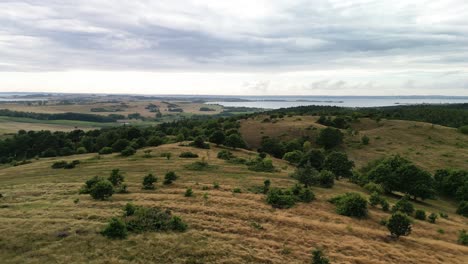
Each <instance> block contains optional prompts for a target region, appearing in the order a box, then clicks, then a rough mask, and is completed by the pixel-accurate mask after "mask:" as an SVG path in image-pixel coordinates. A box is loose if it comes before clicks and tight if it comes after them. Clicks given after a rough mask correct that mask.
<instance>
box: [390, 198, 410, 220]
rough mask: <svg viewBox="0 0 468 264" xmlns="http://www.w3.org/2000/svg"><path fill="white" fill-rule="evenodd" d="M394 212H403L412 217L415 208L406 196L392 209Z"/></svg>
mask: <svg viewBox="0 0 468 264" xmlns="http://www.w3.org/2000/svg"><path fill="white" fill-rule="evenodd" d="M392 212H393V213H395V212H402V213H404V214H407V215H412V214H413V212H414V206H413V204H412V203H410V201H409V197H408V196H404V197H403V198H401V199H400V200H398V202H396V204H395V205H394V206H393V207H392Z"/></svg>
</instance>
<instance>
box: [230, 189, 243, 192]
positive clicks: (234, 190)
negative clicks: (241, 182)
mask: <svg viewBox="0 0 468 264" xmlns="http://www.w3.org/2000/svg"><path fill="white" fill-rule="evenodd" d="M232 192H233V193H242V190H241V188H234V189H232Z"/></svg>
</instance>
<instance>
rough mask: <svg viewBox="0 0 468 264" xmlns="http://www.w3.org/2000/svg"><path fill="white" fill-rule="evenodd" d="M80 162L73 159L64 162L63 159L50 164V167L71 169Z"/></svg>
mask: <svg viewBox="0 0 468 264" xmlns="http://www.w3.org/2000/svg"><path fill="white" fill-rule="evenodd" d="M78 164H80V161H79V160H73V161H70V162H66V161H64V160H62V161H57V162H54V163H53V164H52V166H51V167H52V169H73V168H75V167H76V165H78Z"/></svg>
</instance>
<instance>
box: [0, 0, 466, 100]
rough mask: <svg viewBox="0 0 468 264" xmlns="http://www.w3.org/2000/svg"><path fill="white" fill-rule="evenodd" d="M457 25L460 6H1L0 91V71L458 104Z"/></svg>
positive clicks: (85, 0) (183, 2)
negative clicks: (446, 99) (233, 83)
mask: <svg viewBox="0 0 468 264" xmlns="http://www.w3.org/2000/svg"><path fill="white" fill-rule="evenodd" d="M467 18H468V2H466V1H465V0H445V1H440V0H439V1H437V0H432V1H426V0H412V1H397V0H393V1H390V0H315V1H303V0H289V1H278V0H270V1H268V0H259V1H249V0H236V1H217V0H211V1H210V0H205V1H201V0H171V1H150V0H140V1H136V0H133V1H123V0H112V1H111V0H76V1H55V0H41V1H35V0H29V1H28V0H23V1H1V2H0V25H1V26H0V88H2V87H4V88H5V89H6V88H7V87H6V86H5V84H6V83H7V82H6V81H5V80H6V79H2V75H3V78H11V77H8V76H7V77H5V74H7V72H29V73H37V72H63V71H113V72H116V71H145V72H162V73H164V72H200V73H205V74H206V76H207V78H209V77H208V76H209V74H210V73H213V72H224V73H231V74H239V78H241V75H242V74H244V73H249V74H252V73H257V74H258V75H257V76H259V77H258V78H251V79H244V80H241V79H239V80H238V81H239V83H245V82H251V84H249V85H247V86H242V87H244V88H245V87H252V88H251V89H252V91H256V92H262V93H268V92H272V91H274V90H275V89H276V90H278V89H281V87H283V88H282V89H283V94H284V93H287V91H288V89H298V90H301V91H304V92H307V91H309V90H311V89H312V90H313V89H318V88H319V89H324V87H325V88H326V89H329V90H336V89H338V90H340V89H341V90H342V91H348V90H350V91H352V90H353V89H380V90H382V89H387V90H391V89H403V90H404V89H409V90H410V91H413V93H428V94H434V92H433V91H434V90H437V91H439V92H438V94H443V93H444V92H443V90H442V89H451V91H452V90H453V91H456V92H455V93H460V92H461V93H465V94H464V95H467V90H468V88H467V87H468V19H467ZM2 72H3V73H2ZM353 73H354V75H353ZM276 74H283V75H287V76H289V77H288V80H290V82H285V81H283V82H278V81H274V79H278V77H274V76H276ZM295 75H296V76H299V77H298V78H292V77H291V76H295ZM272 76H273V77H272ZM291 78H292V79H291ZM253 80H254V81H253ZM2 81H3V82H2ZM207 82H208V81H207ZM252 82H254V83H255V82H256V83H255V84H252ZM8 84H10V85H11V81H8ZM14 86H15V85H13V87H14ZM275 86H276V87H277V88H274V87H275ZM442 86H444V87H442ZM9 87H11V86H9ZM424 91H427V92H424ZM411 93H412V92H409V94H411ZM369 94H371V92H369Z"/></svg>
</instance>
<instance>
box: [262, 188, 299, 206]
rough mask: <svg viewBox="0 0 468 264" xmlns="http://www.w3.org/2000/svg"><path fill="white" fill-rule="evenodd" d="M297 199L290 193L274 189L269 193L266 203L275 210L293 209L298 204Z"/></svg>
mask: <svg viewBox="0 0 468 264" xmlns="http://www.w3.org/2000/svg"><path fill="white" fill-rule="evenodd" d="M295 200H296V199H295V198H294V196H293V195H292V194H291V193H290V192H289V191H283V190H281V189H278V188H272V189H270V191H268V193H267V198H266V201H267V203H268V204H271V206H273V207H274V208H282V209H284V208H291V207H293V206H294V204H295V203H296V201H295Z"/></svg>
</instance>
